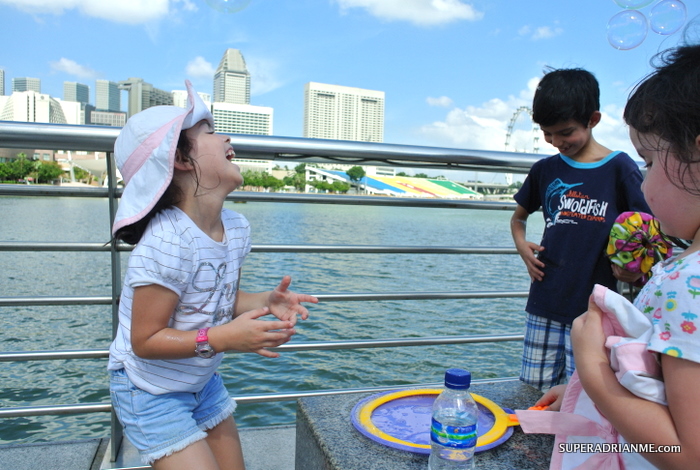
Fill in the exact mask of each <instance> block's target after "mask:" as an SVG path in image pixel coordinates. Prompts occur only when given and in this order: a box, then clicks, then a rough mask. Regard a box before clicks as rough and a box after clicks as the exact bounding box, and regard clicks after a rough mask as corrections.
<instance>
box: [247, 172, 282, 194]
mask: <svg viewBox="0 0 700 470" xmlns="http://www.w3.org/2000/svg"><path fill="white" fill-rule="evenodd" d="M241 174H242V175H243V184H244V185H246V186H254V187H257V188H266V189H270V190H272V191H277V190H279V189H281V188H282V187H283V186H284V185H285V183H284V182H283V181H282V180H279V179H277V178H275V177H274V176H272V175H271V174H269V173H266V172H263V171H252V170H245V171H244V172H242V173H241Z"/></svg>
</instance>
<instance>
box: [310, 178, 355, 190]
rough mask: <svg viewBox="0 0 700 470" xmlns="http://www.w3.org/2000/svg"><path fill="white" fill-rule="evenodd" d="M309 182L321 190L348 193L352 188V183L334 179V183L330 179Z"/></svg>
mask: <svg viewBox="0 0 700 470" xmlns="http://www.w3.org/2000/svg"><path fill="white" fill-rule="evenodd" d="M309 184H310V185H311V186H313V187H314V188H316V189H317V190H319V191H327V192H332V193H347V192H348V190H349V189H350V185H349V184H348V183H344V182H342V181H333V182H332V183H329V182H328V181H322V180H317V181H311V182H309Z"/></svg>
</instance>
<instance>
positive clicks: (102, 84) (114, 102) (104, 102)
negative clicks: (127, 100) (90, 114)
mask: <svg viewBox="0 0 700 470" xmlns="http://www.w3.org/2000/svg"><path fill="white" fill-rule="evenodd" d="M95 108H96V109H97V110H99V111H113V112H120V111H121V109H122V96H121V91H120V90H119V84H118V83H116V82H110V81H109V80H95Z"/></svg>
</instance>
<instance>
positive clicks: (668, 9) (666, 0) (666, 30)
mask: <svg viewBox="0 0 700 470" xmlns="http://www.w3.org/2000/svg"><path fill="white" fill-rule="evenodd" d="M686 14H687V13H686V10H685V5H684V4H683V2H681V1H680V0H661V1H660V2H659V3H657V4H656V5H654V8H652V9H651V12H650V13H649V25H650V26H651V29H652V31H654V32H655V33H657V34H663V35H664V36H666V35H669V34H673V33H675V32H676V31H678V30H679V29H681V27H682V26H683V24H684V23H685V19H686Z"/></svg>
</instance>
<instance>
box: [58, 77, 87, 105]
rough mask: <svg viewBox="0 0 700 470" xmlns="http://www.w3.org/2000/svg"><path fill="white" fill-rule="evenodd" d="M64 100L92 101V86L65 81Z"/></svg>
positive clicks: (85, 102)
mask: <svg viewBox="0 0 700 470" xmlns="http://www.w3.org/2000/svg"><path fill="white" fill-rule="evenodd" d="M63 101H76V102H78V103H83V104H88V103H89V102H90V87H89V86H87V85H84V84H82V83H77V82H63Z"/></svg>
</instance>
